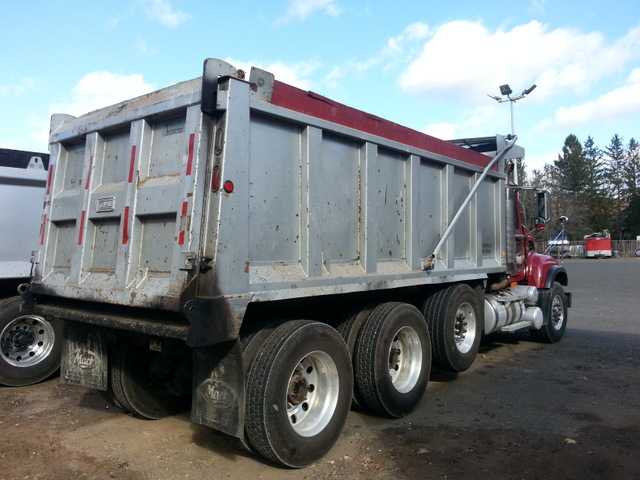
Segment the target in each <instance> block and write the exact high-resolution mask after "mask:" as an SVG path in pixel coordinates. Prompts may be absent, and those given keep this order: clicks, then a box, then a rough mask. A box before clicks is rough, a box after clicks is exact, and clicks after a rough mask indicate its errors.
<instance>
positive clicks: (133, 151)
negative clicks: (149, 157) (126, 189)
mask: <svg viewBox="0 0 640 480" xmlns="http://www.w3.org/2000/svg"><path fill="white" fill-rule="evenodd" d="M136 150H137V148H136V145H134V146H133V147H131V160H130V161H129V183H131V182H133V172H134V166H135V164H136Z"/></svg>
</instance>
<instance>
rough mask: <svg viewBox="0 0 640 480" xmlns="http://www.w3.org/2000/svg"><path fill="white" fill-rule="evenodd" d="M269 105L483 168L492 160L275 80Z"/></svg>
mask: <svg viewBox="0 0 640 480" xmlns="http://www.w3.org/2000/svg"><path fill="white" fill-rule="evenodd" d="M271 103H273V104H274V105H277V106H279V107H283V108H287V109H289V110H294V111H296V112H300V113H304V114H306V115H311V116H312V117H316V118H321V119H323V120H328V121H330V122H333V123H337V124H339V125H343V126H345V127H349V128H354V129H356V130H360V131H362V132H366V133H370V134H372V135H377V136H379V137H383V138H386V139H389V140H393V141H395V142H400V143H403V144H406V145H411V146H413V147H416V148H420V149H422V150H426V151H428V152H433V153H437V154H440V155H444V156H446V157H449V158H454V159H457V160H461V161H463V162H466V163H470V164H472V165H478V166H481V167H485V166H486V165H487V164H488V163H489V162H490V161H491V158H490V157H488V156H487V155H483V154H481V153H478V152H474V151H473V150H470V149H467V148H463V147H459V146H457V145H454V144H452V143H449V142H446V141H444V140H440V139H439V138H435V137H432V136H430V135H427V134H425V133H422V132H419V131H417V130H413V129H411V128H408V127H404V126H402V125H399V124H397V123H393V122H390V121H389V120H385V119H384V118H380V117H377V116H375V115H371V114H369V113H366V112H363V111H361V110H356V109H355V108H351V107H348V106H346V105H343V104H341V103H338V102H335V101H333V100H331V99H329V98H326V97H323V96H321V95H318V94H317V93H313V92H307V91H304V90H300V89H299V88H296V87H292V86H291V85H287V84H286V83H282V82H279V81H276V82H275V84H274V86H273V96H272V97H271Z"/></svg>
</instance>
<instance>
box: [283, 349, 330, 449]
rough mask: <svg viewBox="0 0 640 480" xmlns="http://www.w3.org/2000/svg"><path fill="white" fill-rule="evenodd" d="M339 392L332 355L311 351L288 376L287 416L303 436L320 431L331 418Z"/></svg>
mask: <svg viewBox="0 0 640 480" xmlns="http://www.w3.org/2000/svg"><path fill="white" fill-rule="evenodd" d="M339 393H340V376H339V373H338V368H337V366H336V364H335V362H334V361H333V359H332V358H331V357H330V356H329V355H327V354H326V353H325V352H320V351H315V352H311V353H309V354H308V355H306V356H305V357H303V358H302V359H301V360H300V361H299V362H298V364H297V365H296V367H295V368H294V370H293V372H292V373H291V376H290V378H289V387H288V390H287V399H286V401H287V416H288V418H289V423H290V425H291V427H292V428H293V430H294V431H295V432H296V433H297V434H298V435H301V436H303V437H313V436H314V435H317V434H318V433H320V432H321V431H322V430H323V429H324V428H325V427H326V426H327V424H328V423H329V422H330V421H331V419H332V418H333V413H334V411H335V409H336V406H337V404H338V397H339Z"/></svg>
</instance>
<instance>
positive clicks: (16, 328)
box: [0, 297, 62, 387]
mask: <svg viewBox="0 0 640 480" xmlns="http://www.w3.org/2000/svg"><path fill="white" fill-rule="evenodd" d="M20 302H21V299H20V297H11V298H5V299H3V300H0V351H1V354H0V384H2V385H6V386H9V387H23V386H25V385H32V384H34V383H37V382H39V381H41V380H44V379H45V378H48V377H50V376H51V375H52V374H53V373H54V372H55V371H56V370H58V368H60V355H61V349H62V322H60V320H53V321H51V322H49V321H47V320H45V319H44V318H42V317H40V316H38V315H21V314H20Z"/></svg>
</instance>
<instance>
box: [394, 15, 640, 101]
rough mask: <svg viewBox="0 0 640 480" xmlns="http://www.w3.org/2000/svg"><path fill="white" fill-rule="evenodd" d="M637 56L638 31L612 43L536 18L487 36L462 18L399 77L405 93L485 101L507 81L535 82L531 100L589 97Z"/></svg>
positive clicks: (435, 35)
mask: <svg viewBox="0 0 640 480" xmlns="http://www.w3.org/2000/svg"><path fill="white" fill-rule="evenodd" d="M639 52H640V27H636V28H635V29H632V30H631V31H629V32H628V33H627V34H626V35H625V36H623V37H621V38H620V39H619V40H617V41H615V42H613V43H610V44H607V42H606V41H605V38H604V37H603V35H602V34H600V33H599V32H592V33H582V32H580V31H577V30H574V29H570V28H557V29H554V30H549V29H548V28H547V27H546V26H545V25H543V24H541V23H539V22H536V21H532V22H529V23H527V24H525V25H518V26H516V27H514V28H512V29H511V30H504V29H502V28H500V29H497V30H495V31H490V30H489V29H487V28H486V27H484V26H483V25H482V23H480V22H470V21H466V20H457V21H453V22H449V23H446V24H443V25H441V26H440V27H438V28H437V29H435V30H434V31H433V32H432V33H431V36H430V37H429V39H428V41H427V42H426V43H425V44H424V45H423V47H422V50H421V52H420V53H419V55H417V57H416V58H415V59H414V60H413V61H412V62H411V64H410V65H409V67H408V69H407V70H406V71H405V72H403V73H402V76H401V78H400V85H401V86H402V88H404V89H405V90H406V91H407V92H410V93H415V94H420V95H432V96H436V95H438V96H444V97H447V100H450V99H458V100H460V101H461V102H472V103H480V102H482V101H486V99H485V98H483V94H484V93H496V94H497V93H498V91H497V90H498V86H499V85H502V84H504V83H509V84H510V85H511V86H512V88H513V89H514V92H517V93H519V91H520V90H519V89H520V88H522V89H524V88H526V87H529V86H530V85H531V84H532V83H536V84H538V87H539V88H538V90H537V91H536V94H535V95H534V96H533V98H536V100H534V101H542V100H544V99H545V98H548V97H550V96H562V95H565V94H567V93H571V94H579V95H585V94H587V93H588V92H589V91H590V90H591V88H592V87H593V85H595V84H596V83H597V82H598V81H599V80H601V79H602V78H604V77H606V76H609V75H612V74H615V73H619V72H620V71H621V70H622V69H623V68H624V66H625V64H626V63H627V62H629V60H631V59H633V58H637V57H638V56H639Z"/></svg>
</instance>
